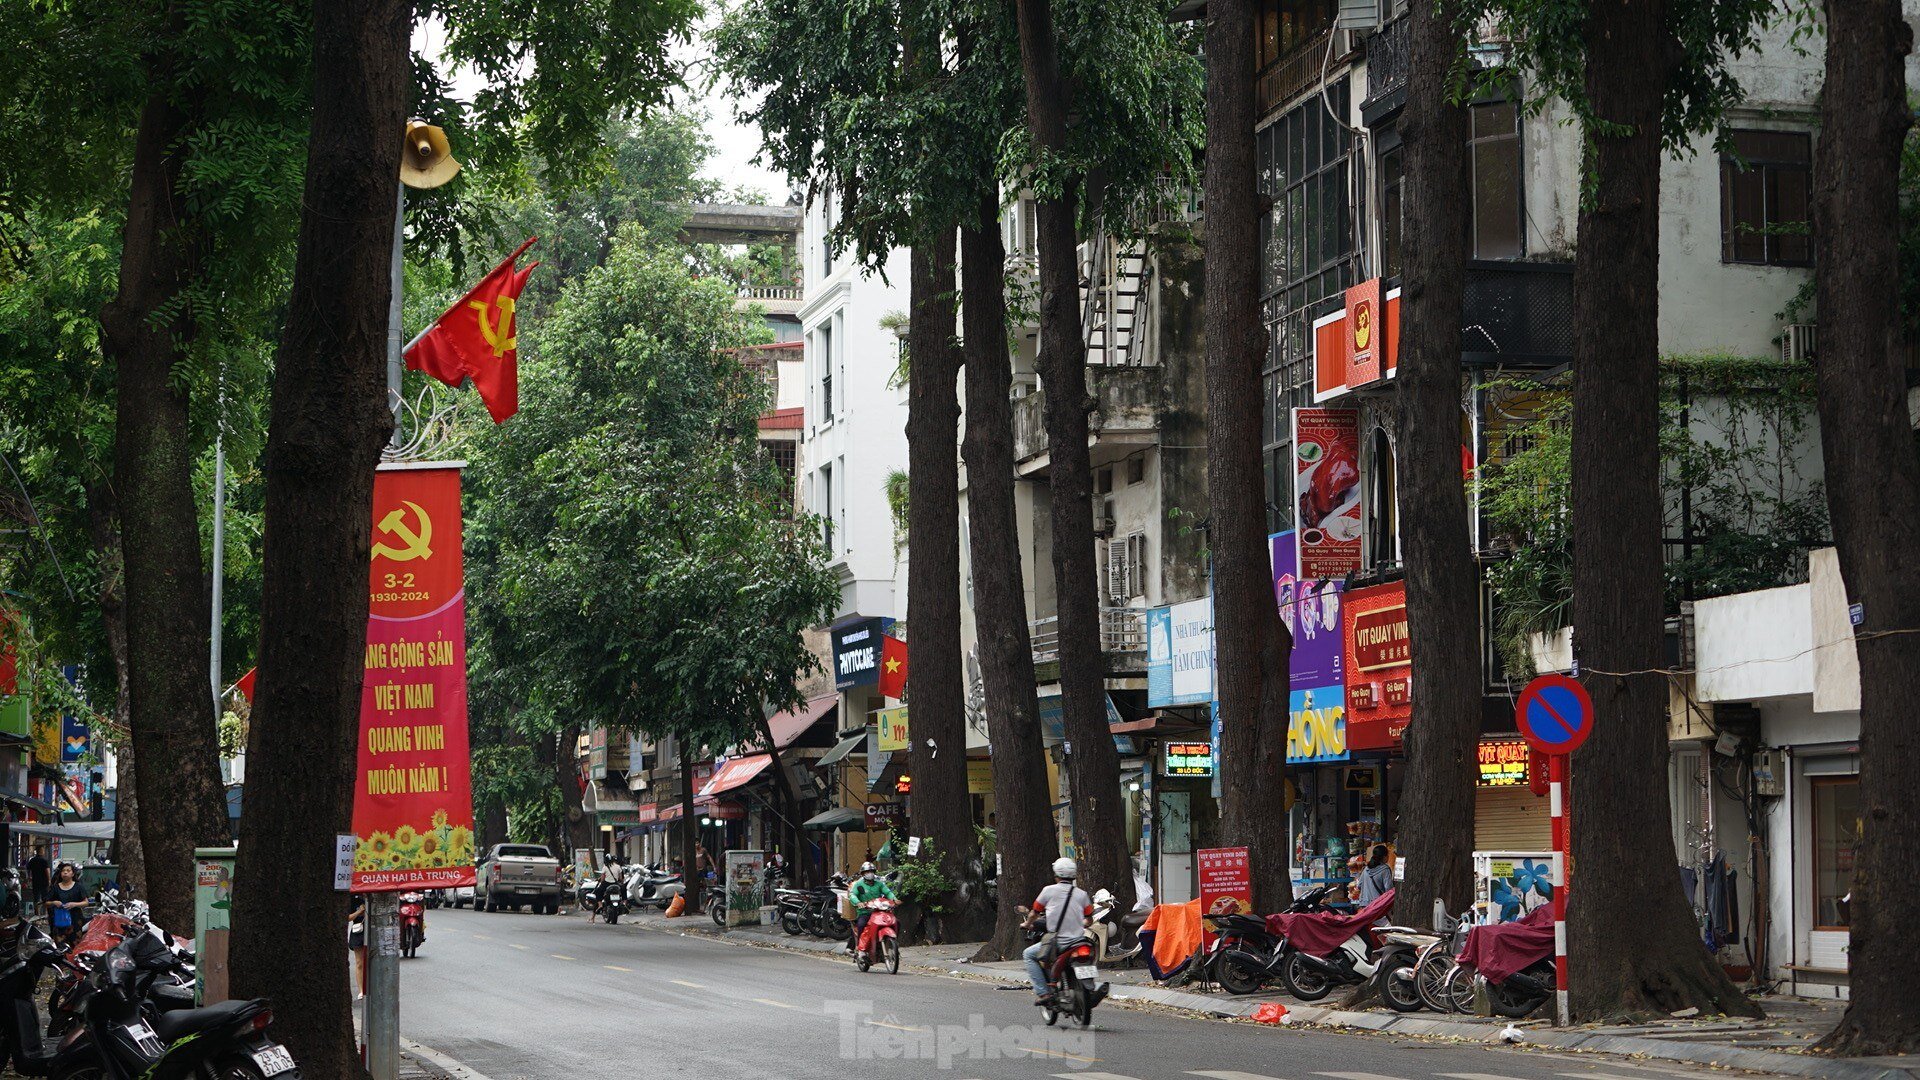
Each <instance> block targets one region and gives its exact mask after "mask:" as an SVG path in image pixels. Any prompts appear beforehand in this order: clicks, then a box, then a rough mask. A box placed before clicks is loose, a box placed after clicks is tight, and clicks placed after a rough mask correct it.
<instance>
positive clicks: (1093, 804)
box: [1018, 0, 1284, 910]
mask: <svg viewBox="0 0 1920 1080" xmlns="http://www.w3.org/2000/svg"><path fill="white" fill-rule="evenodd" d="M1018 18H1019V23H1020V61H1021V67H1022V69H1023V71H1024V74H1025V76H1026V91H1027V126H1028V128H1029V129H1030V130H1031V132H1032V134H1033V141H1034V145H1035V146H1037V147H1038V148H1039V149H1040V151H1041V152H1042V153H1043V154H1060V153H1063V152H1064V151H1065V150H1066V147H1067V116H1068V113H1069V110H1070V109H1071V102H1070V101H1069V100H1068V99H1069V96H1070V94H1071V89H1072V88H1071V87H1069V86H1068V85H1067V83H1066V81H1065V80H1064V79H1062V78H1061V75H1060V56H1059V43H1058V42H1057V40H1056V39H1055V37H1054V29H1053V13H1052V10H1051V9H1050V7H1049V5H1048V0H1019V3H1018ZM1078 184H1079V178H1061V179H1060V181H1059V190H1058V191H1056V192H1054V193H1053V194H1051V195H1049V196H1047V197H1044V198H1042V199H1040V200H1039V202H1038V214H1037V217H1038V225H1039V229H1038V233H1039V236H1038V240H1039V248H1040V355H1039V358H1038V361H1037V364H1036V366H1037V367H1038V369H1039V372H1040V379H1041V388H1042V389H1043V390H1044V391H1045V392H1046V399H1045V401H1044V402H1043V403H1042V408H1043V410H1044V412H1045V415H1046V423H1047V454H1048V459H1049V462H1050V464H1049V466H1048V484H1049V486H1050V487H1051V489H1052V503H1053V505H1052V508H1051V515H1052V525H1053V577H1054V591H1055V594H1056V595H1057V596H1058V598H1059V611H1058V615H1059V628H1060V698H1061V701H1060V704H1061V708H1062V712H1063V714H1064V722H1065V729H1066V741H1067V744H1068V748H1069V751H1070V752H1069V753H1068V755H1067V774H1068V783H1069V784H1070V785H1071V787H1072V789H1073V839H1074V846H1075V847H1076V848H1077V849H1078V854H1079V863H1080V880H1081V882H1082V883H1083V884H1084V885H1086V887H1087V889H1088V890H1089V891H1092V890H1095V889H1100V888H1106V889H1109V890H1111V891H1112V892H1113V895H1114V897H1115V899H1116V901H1117V903H1118V905H1119V909H1120V910H1127V909H1130V908H1131V907H1132V906H1133V867H1132V862H1131V859H1130V858H1129V853H1128V851H1127V832H1126V816H1125V815H1126V808H1125V806H1124V804H1123V803H1122V802H1121V800H1120V754H1119V752H1118V751H1117V750H1116V749H1114V745H1113V733H1112V730H1111V729H1110V728H1109V726H1108V723H1107V690H1106V679H1105V675H1104V672H1103V670H1102V669H1103V666H1104V661H1103V659H1102V657H1101V655H1100V597H1099V591H1098V589H1099V570H1098V568H1097V566H1096V565H1095V562H1094V537H1093V465H1092V459H1091V457H1090V455H1089V453H1088V449H1087V416H1088V414H1089V413H1091V412H1092V410H1093V406H1094V401H1093V399H1092V397H1091V396H1089V394H1088V392H1087V352H1086V344H1085V341H1084V339H1083V338H1082V335H1081V325H1080V324H1081V319H1080V268H1079V252H1078V243H1077V232H1076V229H1075V226H1074V214H1075V204H1076V202H1077V201H1078V200H1077V199H1076V197H1075V196H1076V193H1077V191H1078ZM1283 748H1284V743H1283Z"/></svg>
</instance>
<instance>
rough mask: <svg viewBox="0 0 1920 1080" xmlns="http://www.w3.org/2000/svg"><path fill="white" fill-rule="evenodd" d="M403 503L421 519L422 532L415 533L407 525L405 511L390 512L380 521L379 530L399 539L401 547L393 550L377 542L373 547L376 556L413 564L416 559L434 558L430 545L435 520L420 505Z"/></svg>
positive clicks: (403, 501)
mask: <svg viewBox="0 0 1920 1080" xmlns="http://www.w3.org/2000/svg"><path fill="white" fill-rule="evenodd" d="M401 502H402V503H403V504H405V505H406V506H410V507H412V508H413V514H414V516H415V517H417V518H419V519H420V531H419V532H417V533H416V532H414V531H413V529H412V528H411V527H410V526H409V525H408V524H407V512H406V511H405V510H401V509H398V508H396V509H394V510H392V511H390V512H389V513H388V514H387V516H386V517H383V518H381V519H380V525H379V529H380V531H381V532H383V533H386V534H387V535H389V536H393V537H396V538H398V539H399V541H400V544H401V546H400V547H397V548H393V547H388V546H387V545H386V544H384V543H380V542H378V541H376V542H375V543H374V545H373V553H374V555H375V556H377V557H381V558H387V559H392V560H393V561H394V562H412V561H413V560H414V559H430V558H432V557H433V548H431V547H429V546H428V545H430V544H432V543H433V519H432V518H430V517H428V516H427V512H426V511H425V510H422V509H421V508H420V504H419V503H416V502H407V500H405V499H402V500H401Z"/></svg>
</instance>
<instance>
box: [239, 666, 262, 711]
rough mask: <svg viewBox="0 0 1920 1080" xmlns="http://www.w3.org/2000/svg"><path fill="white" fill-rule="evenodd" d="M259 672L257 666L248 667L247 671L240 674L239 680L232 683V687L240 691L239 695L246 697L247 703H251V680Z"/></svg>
mask: <svg viewBox="0 0 1920 1080" xmlns="http://www.w3.org/2000/svg"><path fill="white" fill-rule="evenodd" d="M259 674H260V669H259V668H257V667H256V668H248V669H247V673H246V674H245V675H242V676H240V679H239V681H238V682H236V683H234V684H233V688H234V689H235V690H238V691H240V696H241V697H244V698H246V699H247V704H249V705H251V704H253V680H254V679H255V678H257V677H258V676H259Z"/></svg>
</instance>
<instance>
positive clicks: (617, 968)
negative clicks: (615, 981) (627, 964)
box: [600, 964, 633, 974]
mask: <svg viewBox="0 0 1920 1080" xmlns="http://www.w3.org/2000/svg"><path fill="white" fill-rule="evenodd" d="M600 966H601V967H603V968H606V969H607V970H608V971H624V972H627V973H628V974H632V973H633V969H632V968H623V967H621V966H620V965H619V964H601V965H600Z"/></svg>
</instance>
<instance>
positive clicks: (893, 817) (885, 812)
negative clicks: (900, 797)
mask: <svg viewBox="0 0 1920 1080" xmlns="http://www.w3.org/2000/svg"><path fill="white" fill-rule="evenodd" d="M901 779H902V780H905V779H906V778H905V777H901ZM906 827H907V807H906V804H905V803H897V802H877V803H868V804H867V831H868V832H885V831H887V830H888V829H905V828H906Z"/></svg>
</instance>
